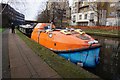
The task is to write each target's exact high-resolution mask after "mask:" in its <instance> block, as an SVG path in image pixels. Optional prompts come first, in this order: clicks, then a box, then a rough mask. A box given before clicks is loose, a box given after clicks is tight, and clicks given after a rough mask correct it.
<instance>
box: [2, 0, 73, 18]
mask: <svg viewBox="0 0 120 80" xmlns="http://www.w3.org/2000/svg"><path fill="white" fill-rule="evenodd" d="M46 1H48V0H0V3H8V4H10V5H11V6H12V7H13V8H15V10H17V11H18V12H20V13H23V14H24V15H25V20H36V18H37V15H38V13H40V12H42V11H43V10H44V9H45V7H46ZM69 3H70V5H71V3H72V0H69Z"/></svg>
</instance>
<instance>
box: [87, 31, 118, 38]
mask: <svg viewBox="0 0 120 80" xmlns="http://www.w3.org/2000/svg"><path fill="white" fill-rule="evenodd" d="M85 32H86V33H87V34H89V35H95V36H103V37H112V38H120V35H119V34H109V33H102V32H89V31H85Z"/></svg>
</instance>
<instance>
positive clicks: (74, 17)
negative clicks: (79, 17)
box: [73, 15, 76, 23]
mask: <svg viewBox="0 0 120 80" xmlns="http://www.w3.org/2000/svg"><path fill="white" fill-rule="evenodd" d="M75 19H76V16H75V15H74V16H73V23H74V22H75Z"/></svg>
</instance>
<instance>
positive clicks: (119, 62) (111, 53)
mask: <svg viewBox="0 0 120 80" xmlns="http://www.w3.org/2000/svg"><path fill="white" fill-rule="evenodd" d="M92 37H93V38H95V39H98V41H99V42H100V44H101V45H102V47H101V52H100V64H99V65H98V66H97V67H96V68H95V69H88V70H89V71H91V72H93V73H94V74H96V75H98V76H100V77H101V78H103V79H105V80H106V79H109V80H120V39H117V38H108V37H100V36H92Z"/></svg>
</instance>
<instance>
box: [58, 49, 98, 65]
mask: <svg viewBox="0 0 120 80" xmlns="http://www.w3.org/2000/svg"><path fill="white" fill-rule="evenodd" d="M99 52H100V48H95V49H89V50H85V51H77V52H68V53H66V52H65V53H64V52H62V53H59V54H58V55H59V56H62V57H64V58H65V59H67V60H68V59H69V60H70V61H71V62H73V63H78V62H80V63H83V66H84V67H95V66H96V65H97V64H98V63H99Z"/></svg>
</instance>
